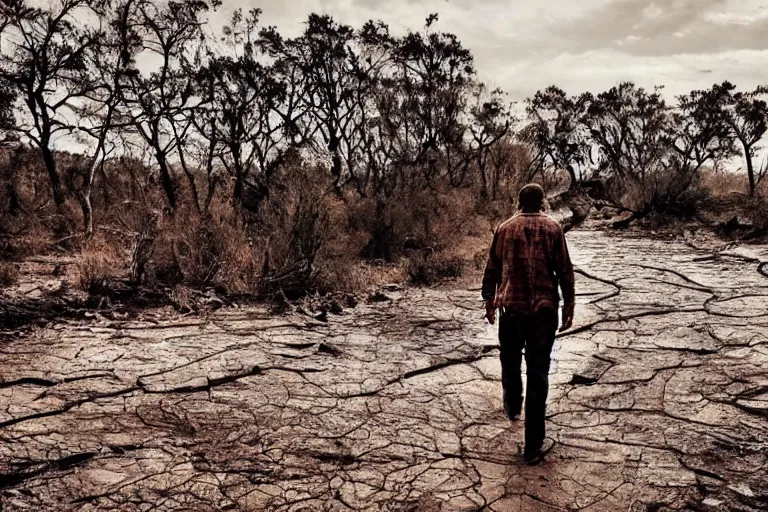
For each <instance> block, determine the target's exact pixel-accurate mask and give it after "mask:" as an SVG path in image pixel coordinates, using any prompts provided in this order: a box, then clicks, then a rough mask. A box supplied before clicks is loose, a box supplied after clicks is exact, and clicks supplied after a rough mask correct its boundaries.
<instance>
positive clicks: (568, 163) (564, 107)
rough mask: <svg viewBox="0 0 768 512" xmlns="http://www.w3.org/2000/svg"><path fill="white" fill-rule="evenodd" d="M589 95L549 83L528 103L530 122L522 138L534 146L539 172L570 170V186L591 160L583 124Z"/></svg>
mask: <svg viewBox="0 0 768 512" xmlns="http://www.w3.org/2000/svg"><path fill="white" fill-rule="evenodd" d="M587 99H588V97H587V96H579V97H571V96H568V95H567V94H566V93H565V91H563V90H562V89H560V88H558V87H555V86H550V87H548V88H546V89H545V90H543V91H538V92H537V93H536V94H535V95H534V96H533V98H530V99H529V100H528V101H527V106H526V112H527V114H528V117H529V119H530V124H529V125H528V126H527V127H526V128H525V129H524V130H523V131H522V133H521V138H522V139H523V140H524V141H525V142H527V143H528V144H529V145H530V146H531V148H533V152H534V154H535V155H536V157H535V161H536V165H538V166H539V170H540V172H542V173H546V172H547V171H549V170H551V171H561V170H565V171H568V175H569V176H570V189H574V188H575V187H577V186H578V184H579V183H580V182H581V180H582V179H583V178H584V175H583V174H584V173H583V169H584V168H585V167H586V166H587V165H588V164H589V163H590V151H591V142H590V141H589V134H588V133H587V132H586V130H585V129H584V125H583V124H582V119H583V117H584V115H585V113H586V104H587ZM577 170H578V172H577Z"/></svg>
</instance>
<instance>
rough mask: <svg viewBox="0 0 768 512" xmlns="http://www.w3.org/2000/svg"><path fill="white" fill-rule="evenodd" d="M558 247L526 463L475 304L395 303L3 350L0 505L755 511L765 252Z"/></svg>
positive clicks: (763, 482)
mask: <svg viewBox="0 0 768 512" xmlns="http://www.w3.org/2000/svg"><path fill="white" fill-rule="evenodd" d="M570 244H571V250H572V253H573V258H574V262H575V264H576V265H577V267H578V268H579V269H580V273H579V276H578V283H577V286H578V291H579V306H578V308H577V325H576V328H575V329H574V330H573V331H571V332H570V333H566V334H565V335H562V336H560V337H559V340H558V343H557V345H556V349H555V354H554V358H555V362H554V364H553V366H552V375H551V382H552V391H551V395H550V405H549V423H548V425H549V434H550V435H551V436H552V437H553V438H554V439H555V440H556V441H557V445H556V447H555V450H554V451H553V452H552V454H551V455H550V456H549V458H548V459H547V460H546V461H545V462H544V463H543V464H542V465H540V466H538V467H535V468H529V467H526V466H524V465H522V464H521V457H520V442H521V439H522V428H523V426H522V423H510V422H509V421H507V420H506V419H505V417H504V415H503V413H502V411H501V385H500V382H499V378H500V368H499V363H498V360H497V357H498V351H497V350H496V331H495V329H493V328H490V327H487V326H484V325H483V323H482V321H481V317H482V310H481V302H480V301H479V300H478V297H477V292H474V291H465V290H408V291H405V292H397V293H396V292H388V295H390V296H391V298H392V299H393V300H392V301H391V302H383V303H377V304H369V305H360V306H358V307H357V308H356V309H355V310H350V311H347V312H346V313H345V314H343V315H341V316H330V317H329V322H328V323H327V324H320V323H318V322H315V321H313V320H312V319H310V318H308V317H301V316H289V317H282V318H270V317H269V315H268V314H267V313H266V311H265V310H261V309H258V308H252V309H226V310H221V311H219V312H217V313H216V314H215V315H213V316H212V317H211V318H209V319H194V320H192V321H190V319H189V318H185V319H175V320H167V321H163V322H161V323H159V324H157V323H156V324H151V323H140V322H135V321H133V322H115V321H95V322H91V323H83V322H81V323H76V322H66V321H64V322H60V323H58V324H56V325H55V326H53V327H50V328H46V329H42V330H37V331H35V332H33V333H32V334H31V335H29V336H27V337H25V338H21V339H17V340H14V341H12V342H9V343H5V344H3V345H1V346H0V510H3V511H17V510H27V509H35V510H78V511H95V510H105V511H106V510H120V511H139V510H142V511H143V510H159V511H164V510H195V511H207V510H244V511H245V510H275V511H299V510H306V511H318V510H327V511H343V510H371V511H374V510H384V511H406V510H408V511H416V510H430V511H431V510H446V511H465V510H467V511H468V510H489V511H490V510H496V511H517V510H536V511H539V510H592V511H600V510H604V511H617V510H630V511H646V510H648V511H651V510H658V511H662V510H744V511H752V510H765V509H766V508H768V477H766V470H767V469H768V468H766V465H767V464H768V442H767V441H768V440H767V439H766V438H767V437H768V421H766V419H767V418H768V280H766V278H765V263H763V262H765V261H766V260H768V250H766V248H765V247H754V248H752V249H751V255H749V256H744V255H743V254H740V253H738V254H737V253H733V254H728V253H718V254H717V255H716V257H709V256H710V255H711V253H709V252H707V251H704V250H696V249H693V248H691V247H690V246H689V245H687V244H684V243H682V242H668V241H660V240H648V239H631V238H615V237H609V236H608V235H604V234H599V233H593V232H576V233H572V234H571V235H570ZM755 254H756V255H757V256H755Z"/></svg>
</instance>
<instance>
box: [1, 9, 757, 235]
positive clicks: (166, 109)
mask: <svg viewBox="0 0 768 512" xmlns="http://www.w3.org/2000/svg"><path fill="white" fill-rule="evenodd" d="M220 3H221V2H220V0H190V1H162V2H158V1H154V0H58V1H56V2H52V3H51V5H49V6H48V7H46V8H40V7H34V6H32V5H31V4H30V3H29V2H27V1H25V0H2V1H0V40H1V41H2V43H1V44H0V50H1V51H2V56H1V59H2V60H1V61H0V133H2V141H3V144H5V145H12V144H27V145H31V146H34V147H36V148H37V149H38V150H39V152H40V155H41V159H42V162H43V164H44V167H45V171H46V173H47V176H48V179H49V182H50V188H51V193H52V199H53V201H54V202H55V204H56V205H57V206H61V205H63V204H64V203H65V202H66V201H67V199H68V198H69V197H74V198H76V200H77V201H78V202H79V204H80V205H81V208H82V212H83V219H84V226H83V229H84V231H85V232H86V233H87V234H92V233H93V229H94V227H93V226H94V218H93V217H94V214H93V208H92V206H91V195H92V189H93V184H94V179H95V176H96V174H97V172H99V169H100V168H101V167H102V166H103V165H104V164H105V162H106V161H108V160H109V159H110V158H112V157H115V156H118V155H121V154H123V153H125V152H126V148H129V147H136V148H140V152H141V154H142V155H143V156H144V159H145V160H146V163H147V164H149V165H150V166H151V168H152V169H153V171H154V172H155V173H156V175H157V183H158V186H159V188H160V189H161V190H162V194H163V196H164V199H165V203H166V206H167V209H168V210H169V211H170V212H173V211H175V210H177V209H178V208H179V204H180V201H181V197H180V188H181V187H183V188H184V190H188V191H189V196H190V198H191V200H190V203H191V207H192V208H193V209H195V210H197V211H199V212H201V213H204V212H205V211H206V210H207V209H208V208H209V207H210V204H211V201H212V199H213V198H214V196H215V195H216V194H217V193H221V192H222V191H223V192H224V193H226V194H227V197H231V198H232V200H233V204H235V205H236V206H237V208H238V209H242V210H243V211H256V210H258V208H259V205H260V204H261V202H263V201H264V200H265V198H267V197H268V196H269V193H270V188H271V186H272V184H273V178H274V176H275V175H276V173H277V172H278V170H280V169H283V168H286V167H287V166H290V165H292V164H294V163H295V162H296V161H297V160H299V159H300V160H303V161H306V160H311V161H315V162H319V163H321V164H323V165H324V166H325V167H326V168H327V169H328V171H329V173H330V175H331V176H332V180H333V185H334V187H335V188H336V189H337V190H342V189H344V190H353V191H355V192H356V193H358V194H360V195H361V196H364V197H385V198H392V197H397V195H398V194H399V193H401V192H402V191H404V190H409V189H410V190H413V189H425V190H427V189H430V188H434V187H436V186H450V187H469V186H476V187H477V188H478V190H479V192H480V194H481V195H482V196H483V197H486V198H489V199H495V198H497V197H499V195H503V192H502V184H503V183H504V182H506V181H508V180H510V179H512V178H511V177H512V176H515V177H516V179H520V180H532V179H537V178H538V179H541V180H544V181H546V180H547V179H551V177H552V176H554V175H557V174H558V173H567V175H568V176H569V178H570V187H571V188H572V189H576V188H578V187H579V186H580V184H582V183H584V182H593V181H595V180H602V181H603V182H606V183H609V184H610V186H609V187H608V188H609V193H608V194H607V197H609V198H611V199H612V200H613V201H614V202H615V203H616V204H617V205H620V206H622V207H624V208H627V209H630V210H632V211H634V212H635V213H638V214H642V213H644V212H647V211H649V209H652V208H656V207H659V206H660V205H663V204H666V203H668V202H669V201H671V200H674V198H675V197H677V196H679V195H680V194H683V193H685V191H686V190H688V189H689V188H690V187H691V186H692V184H693V183H695V180H696V179H697V177H698V175H699V173H700V172H701V170H702V169H703V168H705V167H707V166H720V165H723V164H724V163H725V162H729V161H733V160H734V159H738V158H740V159H742V160H743V162H744V164H743V167H745V168H746V172H747V175H748V177H749V191H750V193H751V194H754V192H755V190H756V188H757V186H758V185H759V183H760V181H761V180H762V179H764V178H765V176H766V174H768V167H766V166H765V165H764V164H763V165H761V162H760V161H759V159H758V151H759V149H760V143H761V141H762V140H763V137H764V135H765V133H766V130H768V104H767V103H766V100H765V98H766V96H768V89H767V88H765V87H759V88H757V89H755V90H754V91H746V92H744V91H739V90H737V88H736V87H735V86H734V85H733V84H730V83H728V82H724V83H722V84H716V85H714V86H713V87H712V88H710V89H706V90H697V91H693V92H691V93H689V94H687V95H683V96H680V97H678V98H676V100H675V101H674V102H672V103H669V102H668V101H667V100H666V99H665V98H664V96H663V95H662V91H661V89H659V88H656V89H654V90H650V91H649V90H646V89H644V88H642V87H638V86H636V85H635V84H632V83H622V84H619V85H617V86H615V87H613V88H611V89H610V90H608V91H605V92H602V93H599V94H591V93H585V94H581V95H576V96H572V95H568V94H566V93H565V92H564V91H563V90H562V89H560V88H558V87H555V86H552V87H549V88H547V89H545V90H542V91H539V92H537V93H536V94H535V95H534V96H533V97H531V98H529V99H528V100H526V102H525V104H524V106H525V109H524V110H525V111H524V114H523V113H522V112H518V111H517V110H516V109H515V108H514V106H513V105H512V104H511V103H510V102H509V100H508V99H507V97H506V95H505V94H504V92H503V91H501V90H490V89H489V88H487V87H486V86H484V85H483V84H482V83H481V82H480V81H479V79H478V76H477V71H476V69H475V66H474V59H473V55H472V53H471V51H470V50H469V49H468V48H466V47H464V45H462V43H461V41H460V40H459V39H458V38H457V37H456V36H455V35H454V34H451V33H446V32H442V31H440V30H438V28H437V22H438V17H437V15H431V16H430V17H429V18H428V19H427V20H426V23H425V25H424V27H423V28H421V29H420V30H418V31H411V32H408V33H407V34H405V35H402V36H396V35H393V34H392V33H391V32H390V29H389V27H388V26H387V25H386V24H385V23H384V22H381V21H369V22H367V23H365V24H364V25H363V26H362V27H359V28H356V27H352V26H349V25H346V24H343V23H339V22H338V21H336V20H334V19H333V18H332V17H331V16H327V15H317V14H312V15H310V16H309V17H308V19H307V20H306V23H305V24H304V29H303V32H302V33H301V34H299V35H298V36H296V37H292V38H289V37H284V36H283V35H281V34H280V32H279V31H278V29H277V28H275V27H271V26H264V25H262V24H261V22H260V17H261V11H260V10H259V9H254V10H251V11H249V12H243V11H241V10H237V11H235V12H234V14H233V15H232V17H231V19H230V20H229V22H228V24H227V25H226V26H225V27H223V29H222V30H221V31H220V33H217V34H212V33H211V32H210V31H211V29H210V25H209V23H208V18H209V16H210V13H211V11H212V10H215V9H217V8H219V7H220ZM62 137H66V138H68V139H67V140H69V138H71V139H72V140H73V141H74V140H77V141H78V142H80V143H81V147H82V148H84V149H83V150H82V152H83V158H82V161H81V164H79V166H78V168H77V169H74V170H73V169H70V170H69V171H70V172H73V173H74V174H75V175H76V178H77V179H76V180H70V181H71V182H72V183H71V184H70V185H67V184H66V183H65V182H64V180H63V179H62V173H63V172H64V171H63V170H62V169H61V168H60V167H61V165H60V162H59V161H58V158H57V154H56V153H55V152H54V151H53V149H52V148H53V147H54V143H55V142H56V141H57V140H61V138H62ZM630 190H631V191H632V192H633V193H632V196H633V197H634V198H635V199H633V200H632V201H629V202H627V200H626V197H627V191H630ZM185 197H186V196H185Z"/></svg>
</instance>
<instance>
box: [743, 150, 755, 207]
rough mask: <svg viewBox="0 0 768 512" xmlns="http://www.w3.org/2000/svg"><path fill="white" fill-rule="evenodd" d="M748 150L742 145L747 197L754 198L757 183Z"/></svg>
mask: <svg viewBox="0 0 768 512" xmlns="http://www.w3.org/2000/svg"><path fill="white" fill-rule="evenodd" d="M749 150H750V148H749V147H748V146H747V145H746V144H744V157H745V158H746V159H747V177H748V178H749V195H750V196H754V195H755V189H756V188H757V183H756V182H755V167H754V164H753V163H752V155H751V154H750V153H749Z"/></svg>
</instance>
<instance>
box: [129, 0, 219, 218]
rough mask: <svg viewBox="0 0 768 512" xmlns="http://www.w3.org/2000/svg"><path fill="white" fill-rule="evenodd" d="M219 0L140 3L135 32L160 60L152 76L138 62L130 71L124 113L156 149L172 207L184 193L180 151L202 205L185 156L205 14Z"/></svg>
mask: <svg viewBox="0 0 768 512" xmlns="http://www.w3.org/2000/svg"><path fill="white" fill-rule="evenodd" d="M220 3H221V2H220V1H219V0H210V1H208V0H194V1H186V2H177V1H169V2H167V3H156V2H152V1H149V0H141V1H140V3H139V4H138V6H137V19H136V22H135V30H136V31H137V33H138V34H139V36H140V38H141V41H142V50H143V51H144V52H146V54H147V55H148V56H150V57H153V58H157V59H159V61H160V65H159V68H158V69H157V70H155V71H153V72H152V73H150V74H149V75H144V74H142V73H141V72H139V70H138V69H136V67H135V66H134V67H133V68H132V69H131V72H130V73H127V74H126V75H125V80H124V82H123V85H122V87H121V88H120V91H121V102H122V107H123V109H124V114H125V115H126V116H128V117H129V118H130V121H131V124H132V125H133V127H134V129H135V130H136V133H138V135H139V136H140V138H141V139H142V140H143V141H144V143H145V144H147V146H148V147H149V149H150V150H151V152H152V156H153V158H154V160H155V162H156V163H157V165H158V170H159V173H160V182H161V185H162V187H163V191H164V192H165V196H166V198H167V201H168V205H169V206H170V208H171V209H172V210H175V209H176V207H177V204H178V197H177V196H178V192H177V187H176V184H175V183H174V179H173V176H172V175H171V158H172V156H173V155H174V154H176V155H177V156H178V158H179V161H180V164H181V167H182V169H183V170H184V172H185V174H186V176H187V180H188V182H189V186H190V189H191V193H192V195H193V202H194V206H195V208H196V209H199V208H200V201H199V197H198V192H197V186H196V183H195V180H194V176H193V174H192V172H191V170H190V169H189V168H188V166H187V165H186V161H185V159H184V145H185V143H186V140H187V137H188V136H189V131H190V128H191V127H192V124H193V123H192V119H193V118H194V115H195V111H196V109H197V108H198V106H199V98H198V97H196V96H195V95H194V92H195V91H194V85H195V83H194V76H193V74H192V71H191V69H192V68H193V66H192V62H193V60H194V58H195V54H196V52H197V51H199V50H200V43H201V41H202V39H203V26H204V25H205V23H206V19H205V13H206V12H208V11H209V10H210V9H212V8H216V7H218V6H219V5H220Z"/></svg>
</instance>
